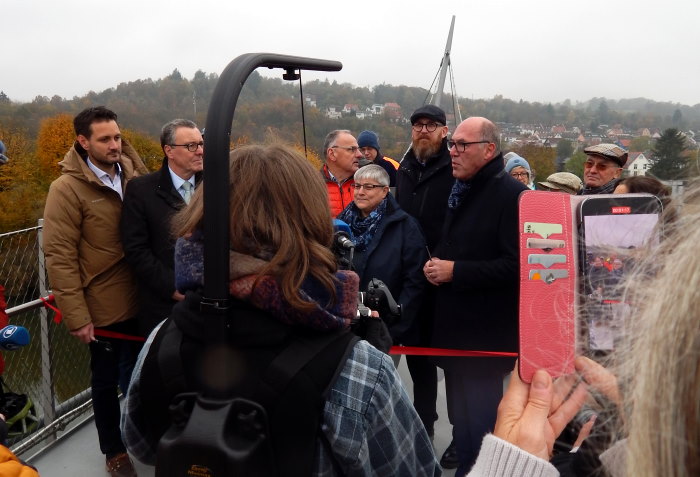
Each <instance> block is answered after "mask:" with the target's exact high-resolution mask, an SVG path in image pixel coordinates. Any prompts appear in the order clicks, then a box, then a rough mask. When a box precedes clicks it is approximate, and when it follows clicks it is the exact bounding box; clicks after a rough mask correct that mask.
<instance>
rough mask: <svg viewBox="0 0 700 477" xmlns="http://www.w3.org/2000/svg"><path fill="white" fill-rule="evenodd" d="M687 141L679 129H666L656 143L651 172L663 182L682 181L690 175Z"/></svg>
mask: <svg viewBox="0 0 700 477" xmlns="http://www.w3.org/2000/svg"><path fill="white" fill-rule="evenodd" d="M684 151H685V139H684V137H683V135H682V134H681V132H680V131H678V129H675V128H669V129H666V130H665V131H664V132H663V133H662V134H661V137H660V138H659V139H658V140H657V141H656V144H655V145H654V148H653V154H652V157H651V162H652V166H651V170H650V172H651V173H652V174H653V175H654V176H656V177H658V178H659V179H662V180H671V179H682V178H684V177H685V176H686V175H687V173H688V160H687V158H686V156H685V155H684Z"/></svg>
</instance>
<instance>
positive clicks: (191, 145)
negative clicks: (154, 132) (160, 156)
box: [170, 142, 204, 152]
mask: <svg viewBox="0 0 700 477" xmlns="http://www.w3.org/2000/svg"><path fill="white" fill-rule="evenodd" d="M170 147H186V148H187V150H188V151H190V152H197V148H198V147H201V148H202V149H204V142H188V143H187V144H170Z"/></svg>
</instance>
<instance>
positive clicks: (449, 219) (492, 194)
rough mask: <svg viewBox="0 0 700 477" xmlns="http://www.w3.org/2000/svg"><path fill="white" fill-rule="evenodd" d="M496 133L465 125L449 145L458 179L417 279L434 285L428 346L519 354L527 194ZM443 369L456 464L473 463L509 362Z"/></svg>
mask: <svg viewBox="0 0 700 477" xmlns="http://www.w3.org/2000/svg"><path fill="white" fill-rule="evenodd" d="M498 140H499V134H498V130H497V128H496V126H495V125H494V124H493V123H492V122H491V121H489V120H488V119H486V118H478V117H473V118H469V119H466V120H465V121H463V122H462V123H461V124H460V125H459V126H457V128H456V129H455V131H454V133H453V134H452V138H451V139H450V140H449V141H448V142H447V144H448V147H449V149H450V155H451V157H452V175H453V176H454V178H455V179H456V180H455V182H454V185H453V187H452V192H451V193H450V197H449V198H448V200H447V215H446V216H445V223H444V226H443V232H442V234H441V237H440V241H439V243H438V245H437V247H436V248H435V251H434V253H433V258H432V259H431V260H429V261H428V262H426V264H425V266H424V267H423V272H424V273H425V276H426V278H427V279H428V281H429V282H430V283H432V284H433V285H436V286H437V296H436V301H435V313H434V316H435V320H434V328H433V335H432V342H431V344H432V346H433V347H435V348H448V349H464V350H479V351H505V352H517V350H518V278H519V275H518V257H519V252H518V250H519V249H518V196H519V195H520V193H521V192H522V191H524V190H526V189H527V188H526V187H525V185H524V184H522V183H521V182H518V181H517V180H516V179H514V178H513V177H511V176H510V175H509V174H507V173H506V172H505V170H504V168H503V156H502V154H501V153H500V151H499V145H498ZM436 361H437V362H438V364H439V365H440V366H441V367H442V368H443V369H444V370H445V388H446V397H447V412H448V415H449V418H450V422H451V423H452V425H453V426H454V440H455V444H456V447H457V455H458V458H459V468H458V470H457V472H456V474H455V475H464V474H465V473H466V472H467V471H468V470H469V469H470V468H471V466H472V464H473V463H474V460H475V459H476V456H477V454H478V452H479V448H480V446H481V439H482V438H483V436H484V434H486V433H487V432H489V430H493V426H494V424H495V422H496V409H497V408H498V403H499V401H500V400H501V397H502V394H503V378H504V376H505V375H506V374H507V373H508V371H510V370H511V369H512V368H513V363H514V360H513V359H512V358H496V357H489V358H436Z"/></svg>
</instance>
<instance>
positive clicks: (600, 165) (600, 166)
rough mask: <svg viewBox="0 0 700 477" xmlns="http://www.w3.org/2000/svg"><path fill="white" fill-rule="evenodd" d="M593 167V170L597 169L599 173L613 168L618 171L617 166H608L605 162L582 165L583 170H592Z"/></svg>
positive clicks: (591, 162) (588, 162) (590, 162)
mask: <svg viewBox="0 0 700 477" xmlns="http://www.w3.org/2000/svg"><path fill="white" fill-rule="evenodd" d="M593 166H595V168H596V169H598V170H599V171H601V172H602V171H605V170H606V169H608V168H609V167H615V168H618V169H619V167H618V166H613V165H612V164H608V163H606V162H595V161H586V162H584V163H583V168H584V169H593Z"/></svg>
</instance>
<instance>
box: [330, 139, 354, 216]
mask: <svg viewBox="0 0 700 477" xmlns="http://www.w3.org/2000/svg"><path fill="white" fill-rule="evenodd" d="M323 153H324V155H325V164H323V167H322V168H321V174H323V179H324V180H325V181H326V187H327V189H328V202H329V205H330V208H331V215H332V216H333V218H335V216H336V215H338V214H339V213H340V212H342V211H343V209H344V208H345V207H347V206H348V204H350V203H351V202H352V199H353V196H354V188H353V186H354V184H355V181H354V179H353V175H354V174H355V171H357V169H358V168H359V167H360V159H362V153H361V152H360V148H359V147H358V145H357V140H356V139H355V137H354V136H353V135H352V133H351V132H350V131H348V130H347V129H336V130H335V131H331V132H329V133H328V135H327V136H326V140H325V141H323Z"/></svg>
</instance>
